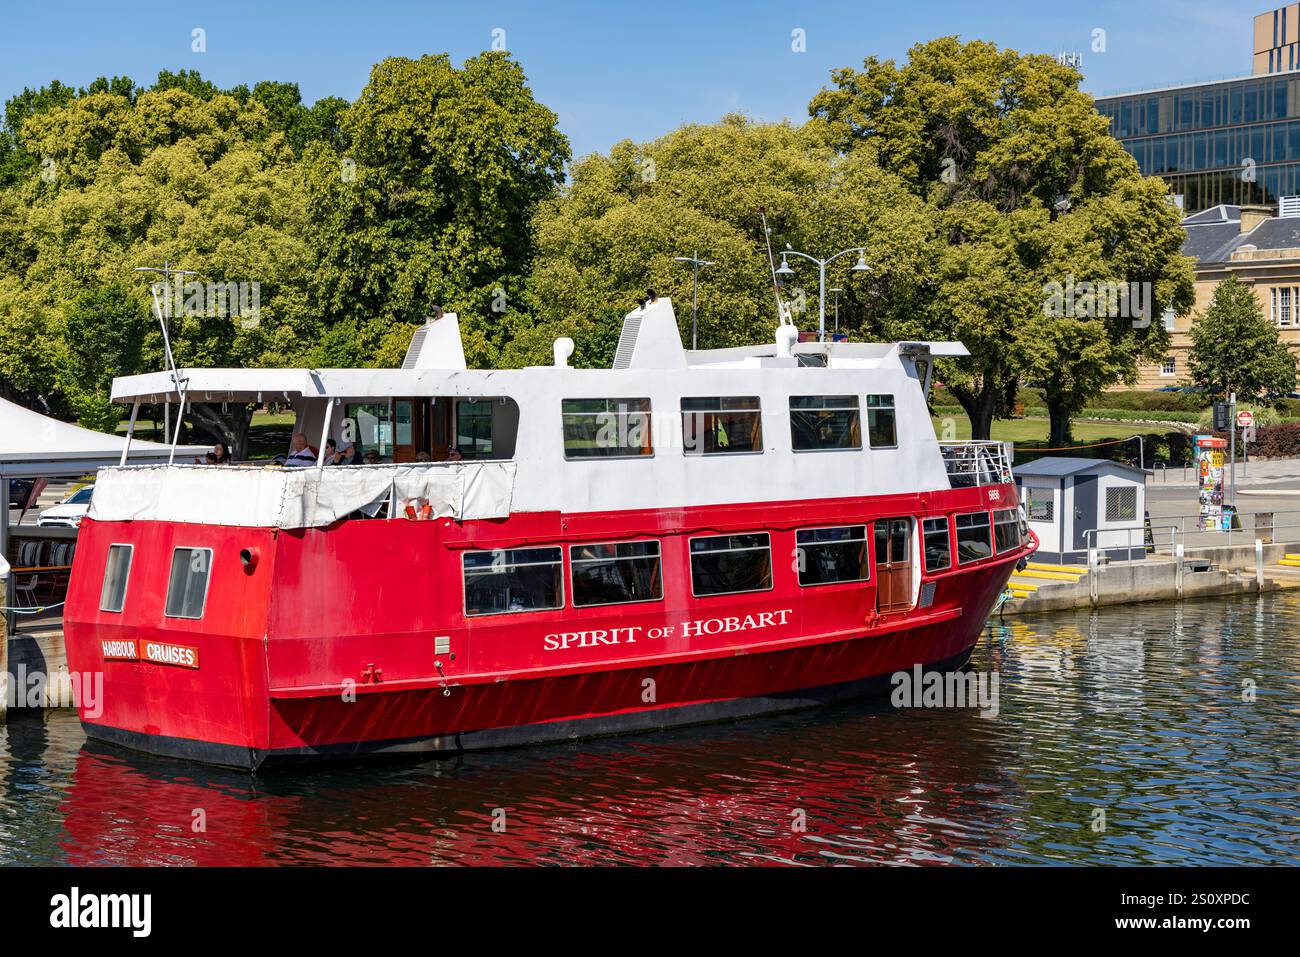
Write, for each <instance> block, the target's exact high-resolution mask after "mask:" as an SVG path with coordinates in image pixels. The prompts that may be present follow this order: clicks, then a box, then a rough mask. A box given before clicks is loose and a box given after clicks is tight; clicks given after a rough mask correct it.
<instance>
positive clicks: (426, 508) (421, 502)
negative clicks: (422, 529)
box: [406, 498, 433, 522]
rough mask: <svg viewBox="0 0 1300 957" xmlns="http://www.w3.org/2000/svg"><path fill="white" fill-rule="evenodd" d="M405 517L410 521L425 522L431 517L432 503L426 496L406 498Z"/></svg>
mask: <svg viewBox="0 0 1300 957" xmlns="http://www.w3.org/2000/svg"><path fill="white" fill-rule="evenodd" d="M406 517H407V518H408V519H409V520H410V521H412V522H427V521H428V520H429V519H430V518H432V517H433V504H432V503H431V502H430V501H429V500H428V499H426V498H408V499H407V500H406Z"/></svg>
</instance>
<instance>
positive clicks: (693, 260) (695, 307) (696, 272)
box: [673, 249, 714, 351]
mask: <svg viewBox="0 0 1300 957" xmlns="http://www.w3.org/2000/svg"><path fill="white" fill-rule="evenodd" d="M673 259H674V260H675V261H676V262H679V263H690V264H691V350H692V351H694V349H695V348H696V334H697V332H698V320H697V317H698V314H699V308H700V267H701V266H712V265H714V263H712V262H710V261H709V260H707V259H701V258H700V252H699V250H698V249H697V250H695V251H694V252H692V253H691V254H690V255H689V256H674V257H673Z"/></svg>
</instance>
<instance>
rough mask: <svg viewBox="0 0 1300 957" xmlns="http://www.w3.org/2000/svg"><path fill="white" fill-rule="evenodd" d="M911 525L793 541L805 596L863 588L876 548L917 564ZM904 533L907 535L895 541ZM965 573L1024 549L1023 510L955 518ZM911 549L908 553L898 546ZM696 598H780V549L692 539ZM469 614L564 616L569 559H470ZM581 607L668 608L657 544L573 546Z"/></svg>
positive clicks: (926, 539) (760, 536) (495, 555)
mask: <svg viewBox="0 0 1300 957" xmlns="http://www.w3.org/2000/svg"><path fill="white" fill-rule="evenodd" d="M911 522H912V520H911V519H909V518H899V519H882V520H878V521H876V522H874V523H873V526H874V534H873V536H872V539H868V535H867V526H866V525H842V526H835V527H830V528H806V529H798V530H796V531H795V552H796V554H795V559H796V561H795V568H796V571H797V574H798V580H799V584H800V585H801V586H802V587H805V588H806V587H810V586H816V585H832V584H840V583H845V582H865V581H867V580H868V578H869V576H870V572H869V565H868V562H867V547H868V543H869V541H870V542H871V543H872V544H873V545H874V548H875V560H876V564H877V565H881V564H884V563H887V562H897V561H910V560H911V550H910V545H909V544H907V543H908V542H909V539H910V534H911V527H912V526H911ZM896 525H900V526H902V527H901V529H900V530H901V533H902V534H901V535H900V534H895V531H896V530H895V526H896ZM954 525H955V532H956V545H957V564H958V565H967V564H970V563H971V562H977V561H980V560H981V559H984V558H988V557H990V556H992V555H993V554H995V553H996V554H999V555H1000V554H1003V553H1004V552H1008V551H1012V550H1014V549H1015V548H1017V547H1019V546H1020V544H1021V543H1022V542H1023V541H1024V535H1023V529H1022V527H1021V523H1020V520H1019V514H1018V512H1017V510H1016V509H999V510H997V511H995V512H994V513H993V517H992V521H991V522H990V518H989V513H988V512H976V513H972V514H962V515H957V516H956V518H955V522H954ZM921 534H922V543H923V561H924V565H925V570H926V572H927V573H933V572H940V571H943V570H945V569H948V568H950V567H951V566H952V538H951V537H950V528H949V521H948V519H947V518H946V517H937V518H925V519H922V520H921ZM900 542H901V543H903V544H902V547H901V548H900V545H899V543H900ZM689 548H690V563H691V567H690V570H691V594H692V595H693V596H694V597H696V598H704V597H709V596H714V595H737V594H744V593H746V592H761V591H770V590H771V589H772V543H771V536H770V535H769V534H768V533H767V532H748V533H742V534H736V535H706V536H700V537H696V538H692V539H690V545H689ZM462 569H463V572H464V596H465V614H466V615H467V616H469V617H478V616H482V615H502V614H510V613H515V612H527V611H550V610H555V609H559V608H563V607H564V550H563V548H562V547H561V546H558V545H548V546H543V547H537V548H510V549H496V550H493V551H476V552H466V553H465V554H464V556H463V557H462ZM569 574H570V580H571V584H572V594H573V605H574V607H575V608H587V607H592V606H598V605H623V604H633V603H639V602H651V601H661V600H662V599H663V597H664V592H663V563H662V553H661V547H660V543H659V542H658V541H632V542H605V543H601V544H587V545H571V546H569Z"/></svg>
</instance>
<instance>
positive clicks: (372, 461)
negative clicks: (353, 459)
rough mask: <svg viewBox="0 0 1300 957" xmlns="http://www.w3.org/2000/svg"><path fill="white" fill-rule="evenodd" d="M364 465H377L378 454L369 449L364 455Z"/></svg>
mask: <svg viewBox="0 0 1300 957" xmlns="http://www.w3.org/2000/svg"><path fill="white" fill-rule="evenodd" d="M366 464H367V465H378V464H379V453H378V452H376V451H374V450H373V449H371V450H370V451H369V452H367V453H366Z"/></svg>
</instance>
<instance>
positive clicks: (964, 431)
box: [934, 415, 1153, 445]
mask: <svg viewBox="0 0 1300 957" xmlns="http://www.w3.org/2000/svg"><path fill="white" fill-rule="evenodd" d="M1047 427H1048V422H1047V419H1006V420H998V421H995V422H994V423H993V438H994V439H996V440H997V441H999V442H1015V443H1017V444H1030V443H1038V444H1040V445H1041V444H1044V443H1046V441H1047V431H1048V428H1047ZM945 428H948V429H952V428H955V429H956V434H955V435H954V434H953V433H952V432H951V431H947V432H945ZM1152 430H1153V426H1151V425H1149V424H1147V423H1137V422H1088V421H1086V420H1081V419H1076V420H1075V421H1074V428H1073V430H1072V432H1073V435H1074V444H1076V445H1080V444H1084V443H1088V442H1102V441H1105V440H1106V439H1126V438H1128V437H1129V436H1130V435H1134V434H1136V433H1139V432H1144V431H1145V432H1149V431H1152ZM934 431H935V434H936V435H938V436H939V438H940V439H941V440H942V439H946V438H953V439H969V438H970V420H969V419H967V418H966V416H964V415H954V416H948V417H941V418H936V419H935V420H934Z"/></svg>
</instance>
